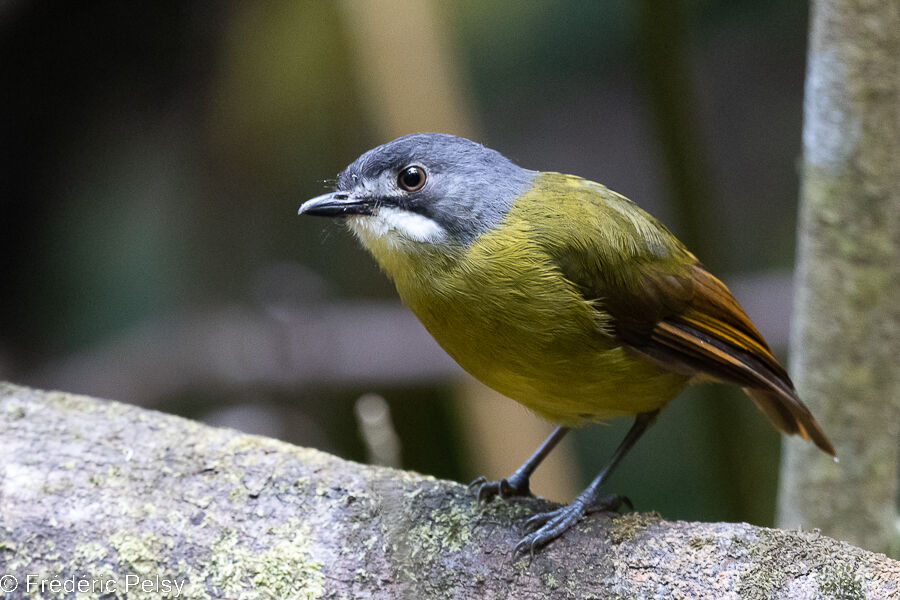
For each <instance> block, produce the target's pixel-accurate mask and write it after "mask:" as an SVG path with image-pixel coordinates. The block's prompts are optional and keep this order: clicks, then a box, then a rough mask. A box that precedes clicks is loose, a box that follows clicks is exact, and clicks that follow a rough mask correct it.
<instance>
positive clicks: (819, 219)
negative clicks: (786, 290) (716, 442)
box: [779, 0, 900, 556]
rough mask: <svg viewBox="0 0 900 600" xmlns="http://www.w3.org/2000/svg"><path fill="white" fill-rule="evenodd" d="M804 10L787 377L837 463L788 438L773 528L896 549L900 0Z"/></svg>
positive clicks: (845, 1) (819, 3) (899, 544)
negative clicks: (799, 180)
mask: <svg viewBox="0 0 900 600" xmlns="http://www.w3.org/2000/svg"><path fill="white" fill-rule="evenodd" d="M812 9H813V12H812V24H811V34H810V49H809V66H808V74H807V81H806V100H805V108H804V112H805V115H804V131H803V148H804V157H803V158H804V166H803V192H802V200H801V211H800V213H801V214H800V225H799V228H800V231H799V246H798V258H797V294H796V303H795V311H794V312H795V320H794V329H793V335H792V338H793V340H792V341H793V343H792V348H791V358H792V361H791V367H792V368H791V372H792V373H793V375H794V377H795V378H796V383H797V388H798V389H799V391H800V395H801V396H802V397H803V398H804V400H805V401H806V402H808V403H809V405H810V408H811V409H812V411H813V413H814V414H815V415H816V417H817V418H818V419H819V420H820V422H821V423H822V425H823V427H824V429H825V431H826V433H827V434H828V435H829V437H830V438H831V440H832V441H833V442H834V445H835V447H836V448H837V453H838V457H839V458H840V463H837V464H836V463H833V462H832V461H831V460H829V459H828V458H827V457H825V456H823V455H822V454H821V453H820V452H818V451H817V450H816V449H815V448H814V447H813V446H812V445H810V444H803V443H798V442H796V441H794V440H791V441H788V442H787V443H786V449H785V454H784V460H783V468H782V476H781V492H780V498H779V524H780V525H781V526H783V527H800V526H802V527H804V528H812V527H817V528H820V529H821V530H822V531H823V532H825V533H827V534H828V535H832V536H835V537H837V538H840V539H843V540H848V541H851V542H853V543H854V544H859V545H860V546H863V547H865V548H869V549H872V550H876V551H879V552H890V553H892V554H893V555H895V556H900V535H898V531H900V530H898V525H900V520H898V515H897V501H898V477H900V3H898V2H897V0H815V1H814V2H813V3H812Z"/></svg>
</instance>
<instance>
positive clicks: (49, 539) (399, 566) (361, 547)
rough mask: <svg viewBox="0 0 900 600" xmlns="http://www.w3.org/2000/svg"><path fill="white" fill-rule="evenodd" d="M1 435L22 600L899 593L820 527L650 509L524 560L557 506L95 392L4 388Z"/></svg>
mask: <svg viewBox="0 0 900 600" xmlns="http://www.w3.org/2000/svg"><path fill="white" fill-rule="evenodd" d="M0 439H2V443H0V587H3V588H4V589H2V590H0V593H7V595H6V596H5V597H6V598H10V599H13V598H38V597H43V598H55V597H60V598H62V597H68V598H73V597H75V594H74V593H67V591H66V589H67V588H66V587H65V586H69V588H71V587H72V586H75V585H79V586H81V588H80V589H82V591H83V592H84V593H82V594H81V595H79V596H78V598H80V599H81V598H90V597H100V596H103V595H104V593H106V594H107V595H106V596H105V597H121V598H144V597H146V598H160V597H169V598H175V597H178V598H244V599H254V598H369V597H385V598H387V597H390V598H507V597H515V598H521V597H529V598H538V597H551V598H599V597H603V598H607V597H637V598H647V597H696V598H722V597H741V598H813V597H816V598H819V597H822V598H828V597H840V598H864V597H865V598H869V599H877V598H889V597H896V594H898V593H900V590H898V586H900V563H898V562H896V561H893V560H891V559H889V558H887V557H885V556H883V555H879V554H874V553H871V552H867V551H865V550H861V549H859V548H855V547H853V546H850V545H849V544H846V543H842V542H838V541H835V540H833V539H830V538H826V537H823V536H821V535H819V534H818V533H814V532H813V533H801V532H796V531H780V530H772V529H764V528H759V527H753V526H750V525H747V524H740V523H739V524H733V523H686V522H669V521H665V520H662V519H661V518H659V517H658V516H655V515H652V514H640V513H634V514H628V515H624V516H610V515H594V516H592V517H590V518H588V519H586V520H585V521H584V522H583V524H581V525H580V526H578V527H576V528H575V529H574V530H572V531H570V532H568V533H567V534H566V535H565V536H564V537H563V538H562V539H560V540H557V541H556V542H554V543H553V544H551V545H550V546H549V547H548V548H546V549H544V550H542V551H541V552H539V553H538V554H537V555H536V556H534V557H533V558H529V557H527V556H526V557H521V558H515V557H514V556H513V555H512V554H511V549H512V548H513V546H514V545H515V543H516V541H517V540H518V537H519V535H520V529H519V527H520V525H521V521H522V519H523V517H525V516H526V515H528V514H530V513H532V512H534V511H535V510H539V509H541V508H544V507H546V506H548V504H547V503H545V502H543V501H541V500H537V499H526V500H521V501H516V502H509V503H507V502H498V501H495V502H493V503H491V504H489V505H488V506H486V507H482V508H479V507H477V506H476V504H475V502H474V501H473V499H472V498H471V497H470V496H468V495H467V493H466V489H465V488H464V487H463V486H461V485H459V484H456V483H451V482H446V481H437V480H434V479H431V478H428V477H423V476H420V475H417V474H414V473H408V472H402V471H396V470H392V469H386V468H380V467H370V466H364V465H358V464H354V463H350V462H347V461H344V460H341V459H338V458H335V457H333V456H329V455H327V454H324V453H322V452H318V451H315V450H309V449H303V448H297V447H295V446H291V445H289V444H285V443H282V442H278V441H276V440H272V439H267V438H262V437H258V436H251V435H244V434H241V433H239V432H236V431H232V430H226V429H216V428H212V427H207V426H204V425H201V424H198V423H195V422H192V421H188V420H185V419H181V418H178V417H174V416H169V415H164V414H161V413H157V412H152V411H146V410H142V409H139V408H136V407H133V406H128V405H125V404H119V403H114V402H106V401H101V400H96V399H93V398H88V397H85V396H75V395H70V394H65V393H58V392H42V391H37V390H32V389H27V388H22V387H18V386H14V385H10V384H0ZM10 576H12V577H14V578H15V580H16V582H17V583H18V587H17V588H16V589H15V590H12V591H11V590H10V589H9V586H11V585H12V582H13V580H12V579H10ZM42 583H43V589H37V587H38V586H40V585H41V584H42ZM29 586H30V587H29ZM87 586H91V587H92V589H91V590H89V591H84V590H85V588H86V587H87ZM735 593H736V594H737V595H736V596H735V595H734V594H735Z"/></svg>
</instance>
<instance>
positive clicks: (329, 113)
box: [0, 0, 807, 524]
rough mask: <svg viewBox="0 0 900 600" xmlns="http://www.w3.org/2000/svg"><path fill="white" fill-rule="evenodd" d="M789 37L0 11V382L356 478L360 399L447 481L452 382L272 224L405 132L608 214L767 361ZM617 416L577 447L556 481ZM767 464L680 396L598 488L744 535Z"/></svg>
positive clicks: (313, 247) (338, 260)
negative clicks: (615, 199) (571, 179)
mask: <svg viewBox="0 0 900 600" xmlns="http://www.w3.org/2000/svg"><path fill="white" fill-rule="evenodd" d="M365 4H366V3H363V5H365ZM422 7H425V8H426V9H427V10H426V13H427V14H425V17H428V18H427V19H426V18H425V17H423V12H422V10H423V8H422ZM367 11H368V12H370V13H372V14H371V15H369V16H371V17H372V19H371V20H366V18H367V17H366V15H365V14H364V13H366V12H367ZM428 11H430V12H428ZM429 19H430V20H429ZM365 23H367V24H365ZM367 27H368V29H366V28H367ZM806 27H807V15H806V5H805V3H802V2H792V1H787V0H784V1H777V0H770V1H759V0H740V1H734V0H730V1H725V0H707V1H703V0H694V1H682V2H677V1H670V2H652V1H650V0H641V1H633V2H632V1H629V2H625V1H620V2H597V3H588V2H572V3H561V2H549V1H548V2H515V3H513V2H496V1H494V2H483V1H476V0H466V1H462V2H435V3H429V2H421V3H411V2H396V3H389V2H376V3H373V4H370V5H367V6H366V7H365V8H360V6H359V5H354V4H353V3H351V2H336V3H326V2H295V1H293V0H281V1H274V2H245V3H238V2H216V3H185V2H182V1H177V2H176V1H172V0H163V1H158V2H147V3H123V2H111V1H102V0H100V1H94V2H90V3H56V2H28V1H24V0H19V1H14V2H7V3H3V4H2V5H0V56H2V66H0V90H2V91H0V103H2V104H0V115H2V117H0V123H2V134H0V152H2V160H0V275H2V278H0V282H2V287H3V293H2V294H0V378H4V379H9V380H12V381H15V382H18V383H26V384H32V385H37V386H43V387H56V388H61V389H65V390H68V391H78V392H85V393H92V394H99V395H104V396H108V397H114V398H116V399H118V400H122V401H130V402H135V403H139V404H143V405H145V406H150V407H155V408H159V409H161V410H165V411H169V412H175V413H179V414H184V415H187V416H190V417H194V418H200V419H205V420H208V421H210V422H213V423H218V424H227V425H231V426H235V427H238V428H242V429H245V430H248V431H253V432H261V433H266V434H269V435H275V436H278V437H281V438H283V439H287V440H289V441H292V442H295V443H299V444H304V445H311V446H315V447H319V448H322V449H326V450H329V451H332V452H336V453H338V454H340V455H342V456H346V457H348V458H352V459H356V460H365V459H366V450H365V448H366V445H365V444H364V441H363V440H364V437H363V436H361V434H360V427H359V424H358V421H357V418H356V417H355V411H354V406H355V405H356V401H357V398H359V397H360V396H361V395H362V394H364V393H366V392H377V393H378V394H380V395H381V396H383V397H384V398H385V399H386V400H387V404H388V406H389V407H390V420H389V421H390V424H386V425H384V426H385V427H386V428H387V429H388V430H390V429H392V428H393V429H394V430H395V431H396V435H397V437H398V438H399V441H400V444H401V461H400V464H401V465H402V466H403V467H405V468H414V469H417V470H420V471H423V472H426V473H431V474H434V475H437V476H442V477H449V478H454V479H458V480H467V479H470V478H471V477H474V476H475V475H476V474H478V473H479V467H483V463H481V462H479V457H477V456H473V454H475V453H473V452H472V450H471V448H472V446H473V444H474V445H475V446H477V440H473V436H477V435H484V433H473V432H472V431H471V428H470V427H468V426H466V425H465V423H466V420H465V418H464V417H465V415H464V414H461V412H463V411H467V410H468V409H467V408H466V407H467V406H471V402H469V403H468V404H467V402H466V401H465V400H464V399H461V396H465V395H466V394H468V393H469V392H468V391H467V390H471V389H472V388H473V384H469V383H465V382H464V383H462V384H461V383H460V381H463V380H462V379H461V378H462V377H464V376H463V375H462V374H460V373H459V372H458V371H457V370H455V369H454V367H453V366H452V365H450V364H449V361H448V359H446V358H445V357H443V356H442V355H440V353H439V352H438V351H436V349H435V348H434V347H433V345H432V346H429V345H428V341H427V339H425V338H424V336H423V335H422V332H421V331H418V330H414V331H412V332H411V333H410V334H409V335H408V336H406V335H400V334H398V333H397V332H401V333H402V332H404V331H407V329H404V328H410V327H414V325H413V326H410V325H409V322H408V320H407V321H405V320H403V319H404V318H405V317H404V315H405V313H402V311H401V309H399V306H398V305H396V300H395V296H394V292H393V289H392V287H391V284H390V283H389V282H388V281H387V279H386V278H385V277H384V276H383V275H381V274H380V273H379V272H378V269H377V266H376V265H375V264H374V262H373V261H372V260H371V259H370V258H369V257H368V256H367V255H366V254H365V253H364V252H363V251H362V250H361V249H359V248H358V247H357V245H356V243H355V241H354V240H353V239H352V237H351V236H350V235H349V234H347V233H346V232H345V231H343V230H342V229H341V228H340V227H338V226H336V225H334V224H332V223H329V222H328V221H323V220H318V219H311V218H299V217H297V216H296V211H297V207H298V206H299V205H300V203H301V202H302V201H303V200H304V199H306V198H308V197H311V196H314V195H317V194H319V193H321V192H322V191H323V190H324V189H326V187H327V184H326V182H325V180H327V179H328V178H332V177H334V175H335V174H336V173H337V172H338V171H339V170H341V169H342V168H343V167H344V166H345V165H346V164H347V163H348V162H350V161H351V160H352V159H354V158H355V157H356V156H357V155H358V154H360V153H361V152H363V151H364V150H366V149H368V148H370V147H372V146H374V145H376V144H379V143H382V142H384V141H387V140H388V139H391V138H393V137H395V136H397V135H401V134H404V133H409V132H410V131H415V130H419V129H433V130H437V129H440V130H445V131H449V132H451V133H459V134H465V135H468V136H471V137H474V138H475V139H477V140H479V141H481V142H483V143H485V144H486V145H488V146H491V147H493V148H495V149H497V150H499V151H501V152H503V153H504V154H506V155H507V156H509V157H510V158H511V159H513V160H514V161H515V162H517V163H519V164H520V165H522V166H525V167H528V168H534V169H541V170H557V171H565V172H571V173H576V174H579V175H582V176H585V177H588V178H591V179H595V180H597V181H600V182H603V183H605V184H606V185H608V186H609V187H611V188H612V189H615V190H617V191H619V192H621V193H624V194H625V195H627V196H629V197H631V198H632V199H633V200H635V201H636V202H637V203H638V204H640V205H641V206H643V207H644V208H646V209H648V210H649V211H651V212H652V213H654V214H655V215H656V216H658V217H660V218H661V219H662V220H663V221H664V222H665V223H667V224H668V225H669V226H670V227H671V228H672V229H673V230H674V231H675V232H676V234H678V235H679V236H680V237H682V239H683V240H684V241H685V242H686V243H688V245H689V246H690V247H691V248H692V249H694V250H695V252H696V254H697V255H698V256H699V257H700V259H701V260H703V261H704V262H705V263H706V264H707V266H709V267H710V268H711V269H712V270H714V272H716V273H718V274H719V275H720V276H722V278H723V279H724V280H725V281H726V282H727V283H729V284H730V285H732V287H733V290H734V291H735V293H736V295H737V296H738V299H739V300H741V301H742V302H743V303H744V304H745V307H746V308H747V309H748V312H749V313H750V314H751V316H752V317H753V318H754V319H755V320H757V322H758V324H759V325H760V328H761V329H762V330H763V333H764V334H765V335H766V336H767V337H769V338H770V341H771V342H772V343H773V345H774V346H775V347H776V349H778V350H779V351H783V348H784V347H785V345H786V341H787V326H788V316H789V310H790V270H791V268H792V263H793V258H792V257H793V251H794V241H793V240H794V228H795V212H796V199H797V195H798V190H797V173H796V163H797V160H798V155H799V149H800V126H801V102H802V89H803V87H802V86H803V74H804V53H805V45H806ZM367 32H368V33H367ZM373 32H374V34H373ZM423 48H424V49H425V50H423ZM428 48H432V49H433V48H437V50H439V51H441V52H442V54H441V56H443V57H444V58H445V59H446V60H445V62H443V63H441V62H440V61H434V60H432V55H431V54H429V53H428V52H427V51H426V50H427V49H428ZM373 61H374V63H373ZM379 61H381V62H379ZM373 64H383V65H388V68H387V70H386V71H385V73H381V72H379V71H377V69H375V68H373V67H372V65H373ZM390 65H399V66H398V67H397V68H396V69H393V70H392V69H391V68H390ZM394 75H399V76H398V77H394V78H392V76H394ZM393 81H397V82H398V83H396V84H395V83H392V82H393ZM440 81H443V82H444V84H443V85H448V86H449V87H448V88H447V89H449V90H450V91H451V92H452V93H438V92H440V90H441V89H442V88H441V85H439V82H440ZM447 82H449V84H448V83H447ZM379 85H381V86H382V87H381V88H379V87H378V86H379ZM373 90H374V91H373ZM379 90H380V91H379ZM429 91H432V92H435V93H438V97H437V98H436V99H435V102H436V103H438V104H433V103H432V102H431V101H429V100H428V97H427V93H428V92H429ZM421 93H425V94H426V96H424V98H425V100H422V98H423V96H422V95H421ZM379 94H380V95H379ZM441 102H444V103H447V106H449V107H450V108H448V109H447V110H444V109H443V108H442V107H443V105H442V104H440V103H441ZM451 109H452V110H451ZM392 111H393V112H392ZM404 111H405V112H404ZM432 114H437V116H436V117H434V118H432V117H431V116H430V115H432ZM398 315H399V316H398ZM286 332H290V335H287V334H286ZM420 348H421V349H422V350H421V351H420ZM502 404H503V406H505V405H506V404H509V405H512V402H510V401H505V402H504V403H502ZM499 410H510V409H509V407H506V408H501V409H499ZM512 410H516V409H512ZM526 418H527V417H526ZM498 421H499V422H498V423H496V424H494V425H493V426H494V428H495V431H493V433H491V435H492V436H493V437H494V438H498V439H501V440H502V439H513V438H516V437H517V431H515V430H511V428H510V427H504V423H503V420H502V419H498ZM391 424H392V425H391ZM627 425H628V423H625V422H615V423H613V424H612V425H611V426H609V427H591V428H587V429H584V430H580V431H578V433H577V435H576V436H575V437H576V440H575V444H574V446H573V447H572V448H574V457H575V458H574V461H573V462H571V464H570V465H569V466H568V467H567V469H568V470H569V471H571V472H572V473H577V476H576V480H577V482H576V483H577V485H581V484H583V483H585V482H586V481H587V480H588V479H589V478H590V477H592V475H593V473H594V471H595V470H596V468H597V467H598V465H599V464H600V463H601V462H602V461H603V460H604V458H605V457H606V456H607V455H608V454H609V452H610V451H611V449H612V448H613V447H614V446H615V444H616V443H617V442H618V439H619V438H620V437H621V435H623V434H624V431H625V428H626V427H627ZM512 429H514V428H512ZM778 449H779V438H778V435H777V434H775V433H774V431H772V430H771V429H770V428H769V426H768V425H767V424H766V422H765V421H764V420H763V419H762V417H760V416H758V415H757V414H756V413H755V411H754V409H753V408H752V406H751V404H750V403H749V402H747V401H746V399H744V398H743V397H742V396H741V395H740V393H739V392H738V391H736V390H729V389H728V388H725V387H707V388H701V389H697V390H692V391H690V392H688V393H686V394H684V395H683V396H682V397H681V398H679V399H678V400H676V401H675V402H673V404H672V406H671V407H670V408H669V409H667V411H665V412H664V413H663V415H662V417H661V418H660V420H659V422H658V424H657V425H656V426H655V427H654V428H653V429H652V430H651V431H650V433H649V434H648V435H647V436H646V439H644V440H642V442H641V444H639V445H638V446H637V447H636V449H635V451H634V452H633V454H632V455H631V456H629V458H628V459H627V460H626V461H625V463H624V464H623V466H622V470H621V471H620V472H618V473H617V474H616V475H615V476H614V478H613V483H612V487H614V488H615V490H616V491H621V492H625V493H627V494H628V495H629V496H630V497H631V498H632V499H633V500H634V501H635V503H636V505H637V507H638V508H640V509H651V508H652V509H655V510H658V511H659V512H661V513H662V514H663V515H664V516H666V517H669V518H686V519H703V520H718V519H727V520H748V521H751V522H754V523H758V524H770V523H771V522H772V517H773V511H774V488H775V484H776V479H777V465H778V462H777V459H778ZM516 452H517V455H516V456H514V457H513V459H514V460H521V459H523V458H524V454H523V453H522V452H521V451H518V450H517V451H516ZM503 474H505V473H499V472H497V473H494V472H492V473H488V475H490V476H491V477H498V476H500V475H503ZM570 492H571V490H565V494H569V493H570ZM556 493H562V492H561V491H558V490H557V492H556ZM565 494H563V496H560V497H558V499H560V500H564V499H566V498H565ZM550 495H553V494H552V493H551V494H550Z"/></svg>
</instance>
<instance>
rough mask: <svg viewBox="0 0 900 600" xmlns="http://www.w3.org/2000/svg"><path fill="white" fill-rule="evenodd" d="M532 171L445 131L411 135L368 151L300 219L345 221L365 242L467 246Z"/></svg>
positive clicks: (521, 189)
mask: <svg viewBox="0 0 900 600" xmlns="http://www.w3.org/2000/svg"><path fill="white" fill-rule="evenodd" d="M535 175H536V173H535V172H534V171H528V170H526V169H522V168H521V167H518V166H516V165H514V164H513V163H512V162H510V161H509V160H507V159H506V158H505V157H504V156H502V155H501V154H500V153H498V152H495V151H494V150H491V149H490V148H485V147H484V146H482V145H481V144H477V143H475V142H472V141H470V140H467V139H464V138H460V137H456V136H454V135H448V134H444V133H415V134H412V135H406V136H403V137H400V138H397V139H396V140H394V141H392V142H388V143H387V144H383V145H381V146H378V147H376V148H373V149H372V150H369V151H368V152H366V153H365V154H363V155H362V156H360V157H359V158H357V159H356V160H355V161H354V162H353V163H352V164H351V165H350V166H348V167H347V168H346V169H344V170H343V171H342V172H341V173H340V175H338V179H337V185H336V186H335V189H334V191H333V192H331V193H329V194H324V195H322V196H319V197H317V198H313V199H312V200H308V201H306V202H304V203H303V205H302V206H301V207H300V214H309V215H322V216H337V217H348V224H349V225H350V228H351V229H352V230H353V231H354V232H355V233H356V234H357V235H358V236H359V237H360V238H361V239H362V241H363V243H364V244H366V245H368V244H367V240H368V239H370V238H371V237H375V238H380V240H381V241H382V242H388V243H390V244H391V245H404V244H407V245H408V244H410V243H412V244H414V243H416V242H419V243H430V244H442V243H447V244H462V245H468V244H469V243H471V242H472V240H474V239H475V238H476V237H478V236H479V235H481V234H482V233H484V232H485V231H487V230H489V229H491V228H492V227H494V226H495V225H496V224H497V222H498V221H500V219H502V218H503V216H504V215H505V214H506V212H507V210H508V209H509V206H510V204H512V201H513V200H514V199H515V198H516V197H517V196H519V195H520V194H521V193H523V192H524V191H525V190H527V189H528V188H529V187H530V186H531V182H532V179H533V178H534V176H535Z"/></svg>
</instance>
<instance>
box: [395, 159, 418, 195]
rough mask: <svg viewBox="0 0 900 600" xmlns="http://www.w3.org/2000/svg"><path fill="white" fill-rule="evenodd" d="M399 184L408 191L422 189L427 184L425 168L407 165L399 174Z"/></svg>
mask: <svg viewBox="0 0 900 600" xmlns="http://www.w3.org/2000/svg"><path fill="white" fill-rule="evenodd" d="M397 185H399V186H400V187H401V188H402V189H404V190H406V191H407V192H415V191H416V190H420V189H422V186H423V185H425V169H423V168H422V167H419V166H416V165H410V166H408V167H406V168H405V169H403V170H402V171H400V174H399V175H398V176H397Z"/></svg>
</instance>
